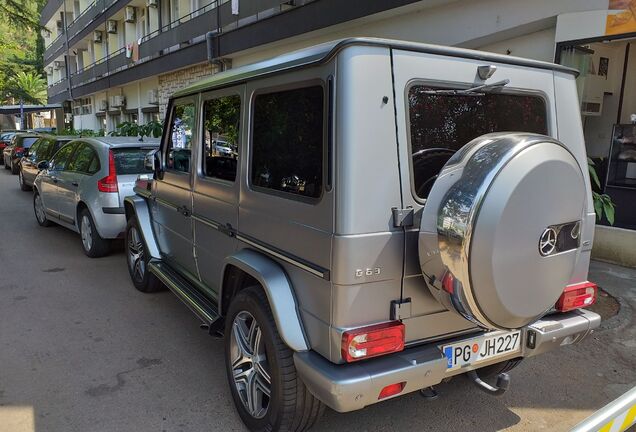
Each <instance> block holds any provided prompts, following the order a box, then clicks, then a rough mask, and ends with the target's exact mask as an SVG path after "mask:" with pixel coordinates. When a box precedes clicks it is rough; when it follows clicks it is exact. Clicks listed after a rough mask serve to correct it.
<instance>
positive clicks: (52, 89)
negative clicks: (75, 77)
mask: <svg viewBox="0 0 636 432" xmlns="http://www.w3.org/2000/svg"><path fill="white" fill-rule="evenodd" d="M67 90H68V79H66V78H62V79H61V80H59V81H57V82H55V83H53V84H51V85H50V86H49V88H48V89H47V95H48V97H49V99H50V98H52V97H55V96H57V95H59V94H60V93H63V92H65V91H67Z"/></svg>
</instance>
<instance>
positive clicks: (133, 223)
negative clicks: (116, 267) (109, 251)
mask: <svg viewBox="0 0 636 432" xmlns="http://www.w3.org/2000/svg"><path fill="white" fill-rule="evenodd" d="M125 247H126V266H127V267H128V273H129V274H130V279H131V280H132V283H133V285H134V286H135V288H137V290H139V291H141V292H143V293H153V292H157V291H162V290H164V289H165V286H164V285H163V284H162V283H161V281H160V280H159V279H157V276H155V275H154V274H152V273H150V272H149V271H148V263H149V262H150V256H149V255H148V254H147V253H146V251H147V250H148V248H147V247H146V242H145V240H144V238H143V235H142V234H141V229H140V228H139V222H137V218H136V217H134V216H133V217H131V218H130V219H129V220H128V224H127V225H126V246H125ZM133 250H134V251H135V252H133ZM135 253H136V254H138V257H137V259H136V260H135V259H134V258H135V257H134V256H133V255H134V254H135Z"/></svg>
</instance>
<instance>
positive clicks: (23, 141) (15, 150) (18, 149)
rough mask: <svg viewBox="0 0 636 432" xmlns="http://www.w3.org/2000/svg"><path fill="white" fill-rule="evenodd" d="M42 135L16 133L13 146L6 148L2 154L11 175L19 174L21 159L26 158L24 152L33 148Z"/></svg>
mask: <svg viewBox="0 0 636 432" xmlns="http://www.w3.org/2000/svg"><path fill="white" fill-rule="evenodd" d="M38 138H40V135H38V134H34V133H16V134H15V136H14V137H13V138H12V139H11V144H10V145H8V146H7V147H5V149H4V150H3V152H2V154H3V156H4V167H5V168H6V169H10V170H11V174H17V173H18V171H19V166H20V159H22V156H24V151H25V150H26V149H28V148H29V147H31V146H32V145H33V143H34V142H36V141H37V140H38Z"/></svg>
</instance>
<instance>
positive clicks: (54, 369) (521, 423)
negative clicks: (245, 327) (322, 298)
mask: <svg viewBox="0 0 636 432" xmlns="http://www.w3.org/2000/svg"><path fill="white" fill-rule="evenodd" d="M595 271H598V272H604V273H603V275H604V277H606V279H607V281H608V282H607V284H608V285H609V284H612V289H615V290H616V291H618V292H619V293H620V292H621V290H624V291H625V292H628V291H629V292H630V296H631V297H630V298H629V300H628V301H627V303H629V302H631V304H632V307H636V295H634V293H636V289H634V287H633V286H634V275H636V273H634V272H631V273H630V272H629V271H627V270H624V269H623V270H616V269H611V268H610V269H609V270H608V268H607V267H604V266H601V267H599V268H598V269H596V270H595ZM617 271H618V272H619V273H620V272H621V271H623V273H621V274H619V275H618V276H616V272H617ZM616 281H618V282H616ZM614 285H616V286H614ZM630 290H631V291H630ZM627 303H625V304H627ZM625 311H627V312H625ZM621 316H622V318H621V320H619V321H614V322H613V323H612V324H611V325H610V326H609V327H614V328H611V329H605V330H602V331H599V332H597V333H595V334H594V335H593V337H589V338H588V339H586V340H585V341H583V342H582V343H580V344H579V345H576V346H573V347H565V348H563V349H561V350H559V351H557V352H552V353H548V354H545V355H543V356H541V357H538V358H534V359H530V360H528V361H526V362H524V363H523V364H522V365H521V366H519V367H518V368H517V369H515V370H514V371H513V372H512V373H511V376H512V383H511V388H510V390H509V391H508V392H507V393H506V394H505V395H504V396H502V397H501V398H493V397H491V396H488V395H485V394H483V393H482V392H480V391H478V390H477V389H476V388H475V387H474V386H473V385H472V384H470V383H469V382H468V381H467V380H465V379H463V378H459V379H455V380H453V381H451V382H450V383H447V384H443V385H441V386H440V387H439V392H440V393H441V397H440V398H439V399H438V400H436V401H432V402H428V401H425V400H424V399H422V398H421V397H420V396H418V395H417V394H411V395H407V396H405V397H402V398H398V399H393V400H390V401H387V402H385V403H381V404H378V405H375V406H373V407H369V408H366V409H364V410H362V411H358V412H354V413H348V414H338V413H335V412H333V411H327V413H326V414H325V416H324V418H323V420H322V422H321V423H320V424H319V425H318V427H316V428H315V430H316V431H334V430H347V431H394V430H409V431H414V430H417V431H421V430H437V431H447V430H448V431H457V430H462V431H467V430H479V431H495V430H511V431H530V430H549V431H564V430H568V429H569V428H570V427H571V426H573V425H574V424H576V423H578V422H579V421H580V420H582V419H583V418H585V417H586V416H587V415H589V414H590V413H592V412H593V411H595V410H597V409H598V408H600V407H601V406H603V405H604V404H605V403H607V402H609V401H610V400H612V399H614V398H616V397H617V396H619V395H620V394H622V393H624V392H625V391H627V390H628V389H629V388H631V387H632V386H633V385H634V384H635V383H636V356H634V352H635V350H636V330H635V326H634V322H633V321H634V320H633V314H632V312H631V311H630V310H629V306H626V309H624V310H623V313H622V315H621ZM33 430H36V431H38V432H43V431H46V432H57V431H60V432H62V431H63V432H74V431H77V432H92V431H136V432H144V431H197V432H198V431H232V430H243V426H242V423H241V422H240V419H239V418H238V416H237V415H236V413H235V411H234V408H233V405H232V401H231V398H230V395H229V392H228V390H227V382H226V378H225V373H224V366H223V355H222V342H221V341H220V340H217V339H213V338H212V337H210V336H208V335H207V334H206V333H205V332H204V331H201V330H199V326H198V322H197V320H196V319H195V318H194V316H193V315H192V314H191V313H190V312H189V311H188V310H187V309H186V308H185V307H184V306H183V305H181V304H180V303H179V302H178V300H177V299H176V298H175V297H174V296H173V295H172V294H171V293H170V292H162V293H158V294H150V295H146V294H142V293H139V292H137V291H135V289H134V288H133V286H132V284H131V283H130V281H129V277H128V272H127V270H126V265H125V258H124V254H123V252H122V250H121V248H120V250H118V251H116V252H114V253H113V254H111V255H110V256H108V257H106V258H102V259H92V260H91V259H89V258H87V257H85V256H84V254H83V253H82V251H81V246H80V239H79V236H78V235H76V234H74V233H72V232H70V231H68V230H66V229H63V228H61V227H57V226H55V227H51V228H41V227H39V226H38V225H37V223H36V221H35V217H34V215H33V210H32V194H31V193H29V192H22V191H20V190H19V188H18V184H17V177H16V176H12V175H10V174H9V172H8V171H6V170H4V169H3V168H2V167H0V432H20V431H33Z"/></svg>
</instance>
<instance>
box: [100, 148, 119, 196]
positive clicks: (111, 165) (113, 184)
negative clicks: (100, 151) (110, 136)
mask: <svg viewBox="0 0 636 432" xmlns="http://www.w3.org/2000/svg"><path fill="white" fill-rule="evenodd" d="M97 189H98V190H99V191H100V192H108V193H110V192H118V191H119V188H118V187H117V173H116V172H115V156H114V155H113V151H112V150H108V175H107V176H106V177H104V178H102V179H99V180H97Z"/></svg>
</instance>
